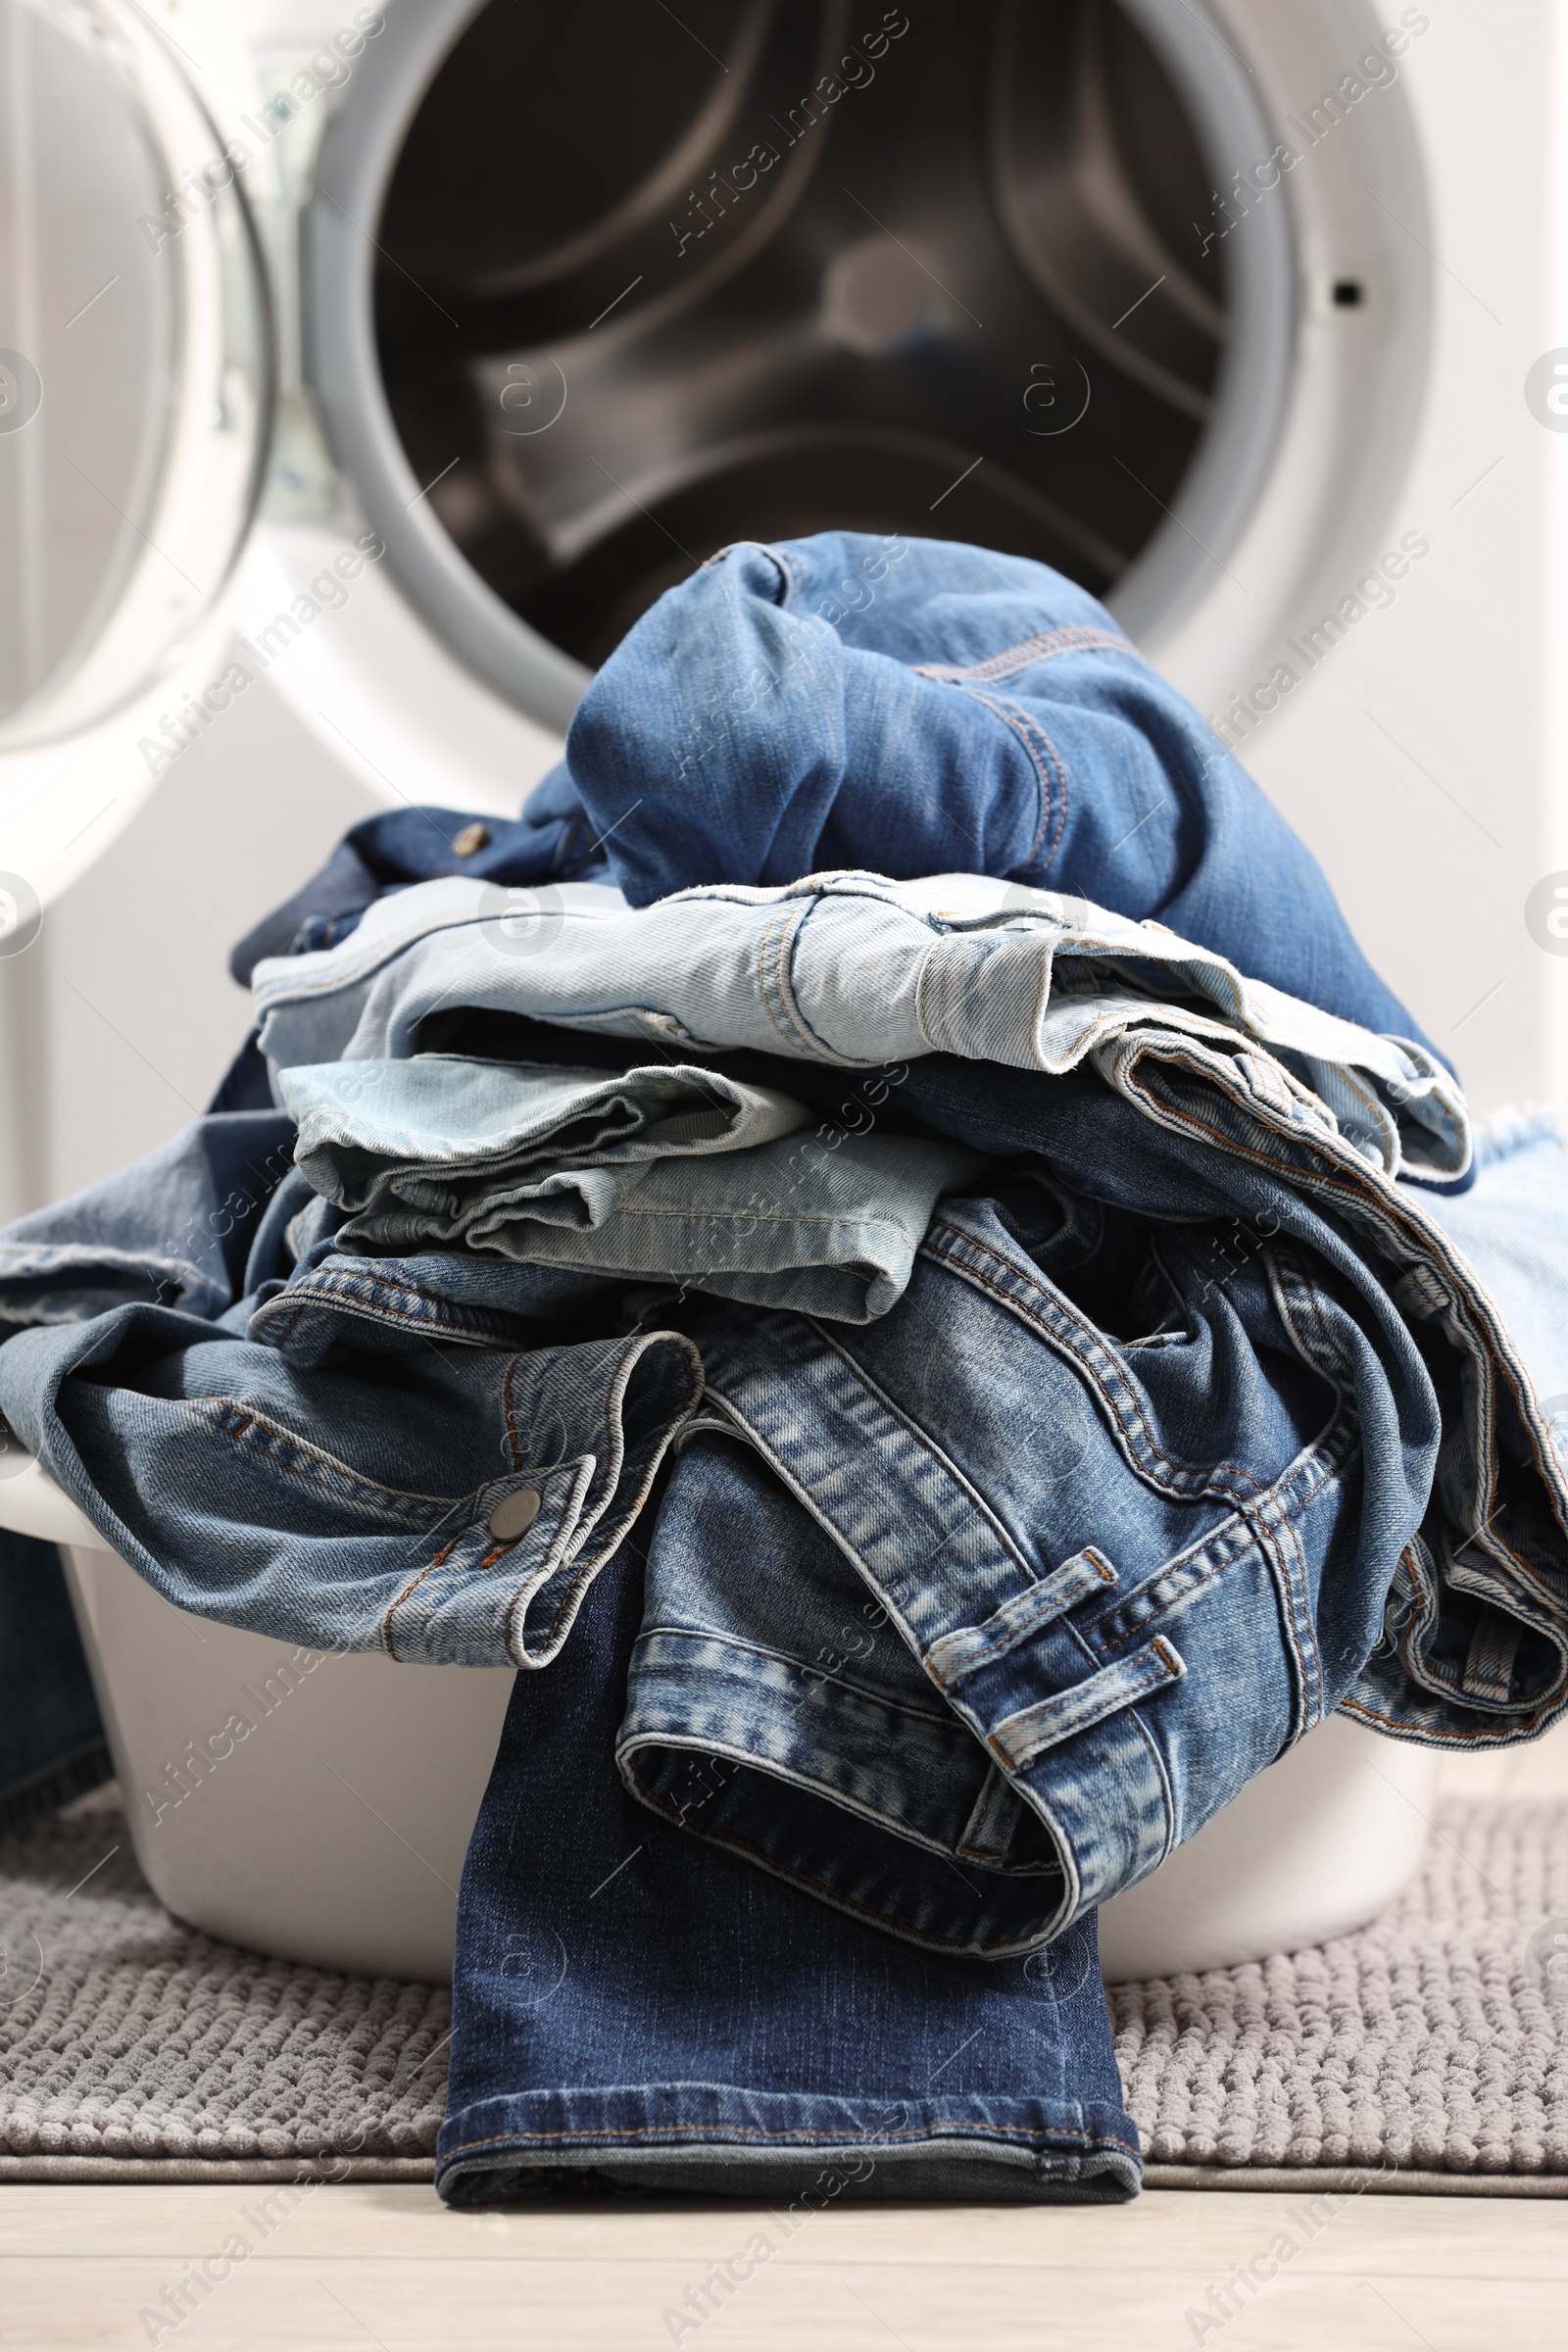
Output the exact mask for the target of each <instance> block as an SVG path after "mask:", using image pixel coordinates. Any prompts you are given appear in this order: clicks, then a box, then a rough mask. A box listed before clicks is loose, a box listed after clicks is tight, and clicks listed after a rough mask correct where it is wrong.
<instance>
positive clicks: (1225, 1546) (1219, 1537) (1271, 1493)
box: [1080, 1416, 1348, 1658]
mask: <svg viewBox="0 0 1568 2352" xmlns="http://www.w3.org/2000/svg"><path fill="white" fill-rule="evenodd" d="M1347 1429H1348V1423H1346V1422H1345V1421H1343V1420H1342V1419H1341V1417H1339V1416H1336V1418H1335V1420H1334V1421H1333V1422H1332V1423H1331V1424H1330V1425H1329V1429H1328V1432H1327V1434H1326V1437H1325V1438H1324V1439H1322V1440H1321V1441H1320V1442H1319V1444H1318V1445H1317V1446H1315V1447H1314V1448H1313V1449H1311V1450H1309V1451H1304V1452H1302V1453H1301V1454H1299V1455H1298V1456H1297V1458H1296V1460H1295V1461H1293V1462H1292V1463H1291V1464H1290V1466H1289V1468H1288V1469H1287V1471H1286V1472H1285V1474H1284V1475H1283V1476H1282V1477H1281V1478H1280V1479H1279V1480H1278V1481H1277V1482H1276V1483H1275V1485H1274V1486H1273V1487H1271V1488H1270V1489H1269V1490H1268V1491H1267V1493H1265V1494H1264V1495H1261V1496H1259V1497H1258V1498H1257V1500H1256V1502H1255V1503H1253V1504H1247V1503H1239V1504H1237V1505H1236V1507H1235V1508H1234V1509H1233V1511H1232V1512H1231V1515H1230V1516H1229V1518H1227V1519H1223V1520H1221V1522H1220V1524H1219V1525H1218V1527H1213V1528H1210V1529H1209V1530H1208V1532H1207V1534H1206V1535H1203V1536H1200V1537H1199V1538H1198V1539H1197V1541H1196V1542H1194V1543H1192V1544H1188V1545H1187V1546H1186V1547H1185V1549H1183V1550H1181V1551H1178V1552H1174V1553H1173V1554H1172V1555H1171V1557H1170V1558H1169V1559H1168V1560H1164V1561H1162V1562H1161V1563H1160V1565H1159V1566H1158V1567H1157V1568H1155V1569H1152V1571H1151V1572H1150V1574H1149V1575H1148V1576H1146V1577H1145V1578H1144V1580H1143V1582H1142V1583H1141V1584H1139V1585H1138V1586H1136V1587H1135V1588H1134V1589H1133V1590H1132V1591H1131V1592H1129V1593H1121V1594H1118V1595H1117V1597H1116V1599H1115V1600H1114V1602H1113V1603H1111V1604H1110V1605H1109V1606H1107V1607H1106V1608H1104V1609H1103V1611H1102V1612H1101V1613H1100V1614H1099V1615H1098V1616H1094V1617H1091V1618H1090V1619H1089V1620H1088V1621H1087V1622H1086V1623H1085V1625H1084V1627H1083V1629H1082V1630H1083V1635H1084V1639H1085V1640H1086V1641H1087V1642H1089V1644H1090V1649H1091V1654H1092V1655H1093V1656H1094V1657H1097V1658H1103V1657H1104V1656H1105V1655H1106V1654H1107V1653H1108V1652H1109V1651H1110V1650H1112V1649H1115V1648H1119V1647H1120V1646H1121V1645H1122V1643H1123V1642H1130V1641H1132V1640H1134V1639H1135V1638H1136V1637H1137V1636H1138V1635H1139V1634H1141V1633H1142V1632H1144V1630H1145V1629H1146V1628H1147V1627H1149V1626H1152V1625H1156V1624H1158V1622H1159V1620H1160V1619H1161V1618H1162V1617H1164V1616H1166V1615H1168V1613H1169V1612H1170V1610H1171V1609H1172V1608H1174V1607H1175V1606H1177V1605H1178V1604H1180V1603H1184V1602H1187V1601H1190V1600H1192V1599H1193V1598H1194V1597H1195V1596H1196V1595H1198V1594H1200V1593H1202V1592H1203V1591H1204V1590H1205V1589H1206V1588H1207V1587H1209V1586H1212V1585H1213V1584H1214V1582H1215V1581H1216V1579H1217V1578H1219V1577H1221V1576H1224V1575H1225V1574H1226V1573H1227V1571H1228V1570H1230V1569H1232V1568H1234V1567H1236V1566H1237V1564H1238V1563H1239V1562H1240V1561H1242V1560H1244V1559H1245V1558H1246V1557H1247V1555H1248V1553H1249V1552H1250V1551H1255V1550H1260V1549H1266V1545H1265V1537H1264V1527H1265V1525H1266V1524H1269V1523H1267V1522H1262V1521H1260V1520H1259V1518H1258V1516H1257V1513H1258V1512H1260V1511H1267V1510H1269V1509H1270V1508H1271V1507H1272V1510H1273V1513H1274V1516H1275V1520H1276V1521H1277V1523H1278V1524H1279V1525H1281V1526H1284V1525H1287V1524H1289V1523H1292V1522H1294V1521H1295V1520H1297V1519H1299V1518H1300V1517H1301V1516H1302V1515H1303V1514H1304V1513H1305V1512H1306V1511H1308V1510H1310V1508H1311V1507H1312V1505H1313V1503H1314V1502H1315V1501H1316V1500H1317V1499H1318V1496H1319V1495H1321V1494H1322V1491H1323V1488H1324V1486H1325V1484H1326V1483H1327V1482H1328V1481H1329V1480H1331V1479H1333V1478H1336V1477H1338V1475H1339V1473H1340V1470H1341V1468H1342V1467H1343V1463H1344V1459H1345V1453H1344V1450H1343V1449H1342V1446H1341V1444H1340V1443H1338V1442H1337V1441H1340V1440H1343V1438H1344V1436H1345V1434H1346V1432H1347ZM1292 1488H1294V1489H1295V1490H1296V1493H1295V1494H1294V1495H1293V1496H1292V1498H1291V1499H1289V1500H1285V1499H1283V1497H1284V1495H1286V1494H1287V1493H1288V1491H1289V1490H1290V1489H1292ZM1172 1576H1177V1577H1180V1578H1181V1579H1182V1580H1183V1581H1182V1584H1181V1589H1180V1591H1179V1592H1177V1593H1173V1594H1172V1595H1171V1598H1170V1599H1169V1600H1168V1601H1165V1602H1162V1603H1160V1604H1159V1605H1158V1606H1154V1605H1153V1604H1148V1614H1147V1615H1139V1616H1137V1617H1136V1618H1135V1616H1134V1612H1135V1611H1137V1610H1139V1608H1140V1606H1141V1604H1144V1602H1145V1596H1146V1594H1147V1593H1149V1592H1150V1591H1151V1589H1152V1587H1154V1586H1156V1585H1158V1584H1161V1583H1162V1582H1163V1581H1164V1580H1165V1579H1166V1578H1167V1577H1172ZM1081 1605H1082V1604H1081V1603H1080V1606H1081Z"/></svg>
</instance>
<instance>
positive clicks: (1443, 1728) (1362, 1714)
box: [1339, 1678, 1562, 1748]
mask: <svg viewBox="0 0 1568 2352" xmlns="http://www.w3.org/2000/svg"><path fill="white" fill-rule="evenodd" d="M1412 1679H1413V1678H1412ZM1431 1695H1433V1696H1438V1695H1440V1694H1439V1693H1437V1692H1433V1693H1432V1694H1431ZM1339 1712H1340V1713H1341V1714H1342V1715H1353V1716H1354V1717H1355V1718H1356V1720H1357V1722H1359V1723H1375V1724H1377V1725H1379V1726H1380V1727H1381V1728H1382V1729H1383V1730H1384V1731H1386V1732H1387V1733H1388V1734H1389V1736H1390V1737H1391V1738H1392V1739H1396V1740H1401V1739H1402V1740H1408V1741H1410V1742H1411V1744H1412V1745H1414V1746H1417V1747H1473V1746H1477V1745H1479V1746H1483V1747H1504V1746H1506V1747H1509V1748H1514V1747H1518V1746H1519V1745H1520V1744H1521V1743H1522V1742H1523V1741H1524V1740H1529V1739H1530V1738H1532V1737H1533V1734H1534V1727H1535V1726H1536V1725H1537V1724H1538V1723H1539V1724H1540V1725H1541V1728H1542V1730H1543V1731H1549V1730H1550V1729H1551V1726H1552V1725H1553V1724H1554V1723H1556V1722H1558V1721H1560V1719H1561V1716H1562V1694H1561V1691H1560V1690H1559V1691H1558V1692H1557V1694H1556V1696H1555V1697H1553V1698H1550V1699H1543V1700H1542V1701H1541V1703H1540V1704H1539V1705H1538V1706H1537V1707H1536V1708H1535V1709H1534V1711H1533V1712H1532V1713H1531V1714H1529V1715H1527V1716H1526V1717H1525V1718H1524V1721H1523V1722H1522V1723H1519V1722H1513V1723H1510V1724H1508V1725H1507V1727H1506V1728H1503V1727H1502V1726H1501V1725H1500V1724H1499V1726H1498V1727H1497V1728H1496V1729H1495V1730H1493V1729H1486V1730H1480V1731H1473V1732H1471V1731H1464V1730H1460V1729H1455V1728H1454V1727H1452V1726H1450V1725H1448V1724H1423V1725H1422V1726H1421V1728H1420V1730H1419V1732H1414V1733H1412V1731H1411V1729H1410V1726H1409V1722H1408V1720H1407V1719H1406V1718H1405V1717H1403V1716H1399V1715H1390V1714H1388V1713H1386V1712H1385V1711H1384V1710H1383V1709H1382V1708H1380V1707H1374V1706H1372V1705H1371V1704H1370V1703H1369V1702H1368V1701H1367V1700H1366V1699H1363V1698H1354V1697H1350V1698H1342V1699H1341V1701H1340V1705H1339Z"/></svg>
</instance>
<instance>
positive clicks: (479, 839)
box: [452, 825, 490, 858]
mask: <svg viewBox="0 0 1568 2352" xmlns="http://www.w3.org/2000/svg"><path fill="white" fill-rule="evenodd" d="M452 847H453V849H454V850H455V851H456V852H457V855H458V856H459V857H460V858H472V857H473V856H474V855H475V853H476V852H477V851H479V850H487V849H488V848H489V847H490V828H489V826H488V825H465V826H464V828H463V831H462V832H461V833H460V834H459V835H458V836H457V839H456V840H455V841H454V842H453V844H452Z"/></svg>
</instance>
